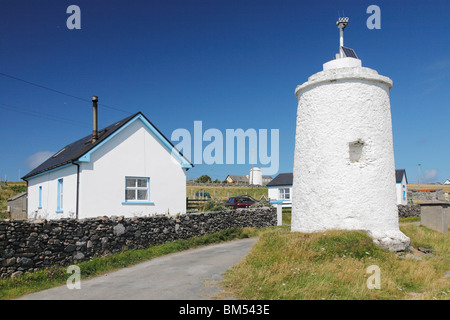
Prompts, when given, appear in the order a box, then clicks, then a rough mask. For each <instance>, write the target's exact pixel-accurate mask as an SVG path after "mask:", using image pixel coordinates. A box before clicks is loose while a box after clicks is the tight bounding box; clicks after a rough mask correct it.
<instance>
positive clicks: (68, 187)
mask: <svg viewBox="0 0 450 320" xmlns="http://www.w3.org/2000/svg"><path fill="white" fill-rule="evenodd" d="M94 119H96V115H95V118H94ZM94 128H96V126H94ZM192 167H193V165H192V164H191V163H190V162H189V161H188V160H187V159H186V158H185V157H184V156H183V155H182V154H181V153H180V152H179V151H178V150H177V149H176V148H175V147H174V146H173V144H172V143H171V142H170V141H169V140H168V139H167V138H166V137H165V136H164V135H163V134H162V133H161V132H160V131H159V130H158V129H157V128H156V127H155V126H154V125H153V124H152V123H151V122H150V121H149V120H148V119H147V118H146V117H145V116H144V115H143V114H142V113H141V112H138V113H136V114H133V115H131V116H129V117H127V118H125V119H122V120H120V121H118V122H116V123H114V124H112V125H110V126H108V127H107V128H105V129H103V130H101V131H98V132H97V131H96V130H95V129H94V133H93V134H92V135H89V136H87V137H84V138H82V139H80V140H78V141H76V142H74V143H72V144H69V145H67V146H65V147H64V148H62V149H61V150H60V151H58V152H57V153H55V154H54V155H52V156H51V157H50V158H49V159H47V160H46V161H45V162H44V163H42V164H41V165H39V166H38V167H37V168H35V169H34V170H32V171H31V172H30V173H28V174H27V175H25V176H24V177H23V178H22V179H23V180H25V181H27V185H28V218H29V219H33V218H45V219H60V218H80V219H81V218H90V217H97V216H125V217H134V216H144V215H154V214H158V213H166V212H170V213H173V214H176V213H183V212H185V211H186V171H187V170H189V169H190V168H192Z"/></svg>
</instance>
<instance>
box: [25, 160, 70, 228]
mask: <svg viewBox="0 0 450 320" xmlns="http://www.w3.org/2000/svg"><path fill="white" fill-rule="evenodd" d="M61 178H62V179H63V184H64V186H63V203H62V211H63V212H62V213H57V212H56V206H57V189H58V179H61ZM76 185H77V169H76V167H75V166H73V165H71V166H68V167H65V168H62V169H59V170H56V171H52V172H49V173H46V174H42V175H38V176H36V177H34V178H32V179H30V180H29V181H28V204H27V212H28V219H48V220H51V219H60V218H75V212H76ZM39 187H42V202H41V204H42V208H39V207H38V206H39Z"/></svg>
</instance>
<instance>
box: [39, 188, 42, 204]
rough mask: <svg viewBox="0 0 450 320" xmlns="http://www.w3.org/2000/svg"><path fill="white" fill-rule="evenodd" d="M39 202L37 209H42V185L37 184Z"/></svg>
mask: <svg viewBox="0 0 450 320" xmlns="http://www.w3.org/2000/svg"><path fill="white" fill-rule="evenodd" d="M38 200H39V203H38V209H42V186H39V199H38Z"/></svg>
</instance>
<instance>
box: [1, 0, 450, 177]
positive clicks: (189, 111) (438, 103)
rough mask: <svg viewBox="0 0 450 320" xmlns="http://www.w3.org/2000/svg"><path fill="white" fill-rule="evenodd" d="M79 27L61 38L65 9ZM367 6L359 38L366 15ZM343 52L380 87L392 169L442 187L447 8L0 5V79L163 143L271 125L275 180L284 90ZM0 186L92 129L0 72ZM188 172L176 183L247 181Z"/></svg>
mask: <svg viewBox="0 0 450 320" xmlns="http://www.w3.org/2000/svg"><path fill="white" fill-rule="evenodd" d="M72 4H75V5H78V6H79V7H80V9H81V30H69V29H68V28H67V27H66V20H67V19H68V18H69V16H70V14H67V13H66V9H67V7H68V6H69V5H72ZM372 4H374V5H378V6H379V7H380V9H381V29H379V30H376V29H374V30H370V29H368V28H367V26H366V20H367V19H368V18H369V16H370V14H368V13H366V9H367V7H368V6H369V5H372ZM338 12H340V13H341V15H342V13H343V12H344V13H345V16H348V17H350V24H349V26H348V27H347V29H346V30H345V44H346V45H347V46H349V47H351V48H353V49H355V51H356V53H357V54H358V56H359V57H360V58H361V60H362V63H363V66H365V67H369V68H373V69H375V70H377V71H378V72H379V73H380V74H383V75H385V76H388V77H390V78H391V79H392V80H393V82H394V87H393V89H392V90H391V112H392V122H393V136H394V152H395V162H396V167H397V168H398V169H406V172H407V176H408V179H409V182H413V183H414V182H417V168H418V163H421V173H422V176H421V182H443V181H445V179H449V178H450V148H449V147H450V126H449V125H450V103H449V101H450V99H449V95H450V41H449V40H450V37H449V31H450V28H449V27H450V23H449V16H450V1H448V0H442V1H438V0H433V1H423V0H420V1H419V0H408V1H400V0H398V1H392V0H390V1H380V0H374V1H363V0H355V1H336V0H330V1H300V0H296V1H292V0H254V1H249V0H239V1H236V0H226V1H222V0H207V1H206V0H203V1H199V0H170V1H167V0H165V1H162V0H161V1H153V0H147V1H136V0H133V1H124V0H109V1H92V0H89V1H86V0H71V1H64V0H52V1H48V0H41V1H32V0H21V1H17V0H2V1H1V2H0V73H2V74H6V75H9V76H13V77H16V78H19V79H23V80H25V81H28V82H32V83H35V84H38V85H41V86H45V87H47V88H50V89H53V90H56V91H60V92H63V93H67V94H70V95H73V96H75V97H80V98H83V99H86V100H90V98H91V96H93V95H97V96H99V103H100V104H101V105H100V106H99V127H100V128H102V127H105V126H107V125H109V124H112V123H114V122H115V121H117V120H120V119H122V118H124V117H126V116H127V115H128V114H131V113H135V112H137V111H142V112H143V113H144V114H145V115H146V116H147V117H148V118H149V119H150V120H151V121H152V122H153V123H154V124H155V125H156V127H157V128H158V129H160V130H161V131H162V132H163V133H164V134H165V135H166V136H167V137H169V138H170V137H171V133H172V132H173V131H174V130H175V129H178V128H185V129H187V130H189V131H190V132H192V133H193V127H194V121H200V120H201V121H202V122H203V130H206V129H208V128H216V129H219V130H221V131H222V132H223V133H225V130H226V129H238V128H242V129H244V130H246V129H249V128H253V129H255V130H259V129H268V130H270V129H279V135H280V137H279V139H280V148H279V159H280V160H279V162H280V164H279V173H283V172H292V167H293V154H294V138H295V121H296V111H297V100H296V98H295V96H294V90H295V87H296V86H297V85H299V84H301V83H303V82H305V81H306V80H307V78H308V77H309V76H310V75H312V74H314V73H316V72H319V71H321V70H322V64H323V63H325V62H327V61H329V60H331V59H332V57H333V56H334V54H335V53H336V52H337V50H338V44H339V31H338V29H337V28H336V25H335V22H336V20H337V18H338ZM0 132H1V135H0V152H1V156H0V177H2V179H4V177H5V174H6V175H7V177H8V180H10V181H12V180H18V176H19V170H20V175H21V176H23V175H25V174H26V173H28V172H29V171H30V170H31V169H32V166H33V163H34V164H35V162H33V161H34V160H36V159H37V158H39V155H50V154H51V153H54V152H56V151H58V150H59V149H61V148H62V147H64V146H65V145H67V144H69V143H71V142H73V141H75V140H77V139H80V138H82V137H84V136H86V135H88V134H90V133H91V132H92V106H91V103H89V102H85V101H82V100H79V99H75V98H72V97H69V96H66V95H62V94H58V93H56V92H54V91H50V90H45V89H43V88H40V87H36V86H33V85H30V84H28V83H25V82H23V81H18V80H15V79H12V78H9V77H7V76H4V75H0ZM246 163H247V164H245V165H226V164H223V165H205V164H203V165H196V166H195V168H193V169H191V170H190V171H188V178H196V177H198V176H200V175H201V174H209V175H211V173H212V176H213V179H219V180H223V179H224V178H225V177H226V176H227V174H247V173H248V171H249V169H250V167H251V165H250V164H249V163H250V161H249V159H247V161H246Z"/></svg>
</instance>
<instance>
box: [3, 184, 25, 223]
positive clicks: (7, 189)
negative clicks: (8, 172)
mask: <svg viewBox="0 0 450 320" xmlns="http://www.w3.org/2000/svg"><path fill="white" fill-rule="evenodd" d="M26 190H27V183H26V182H24V181H8V185H4V184H3V183H2V184H0V218H3V217H4V212H5V211H6V209H7V207H8V205H7V200H8V199H9V198H12V197H14V196H15V195H17V194H19V193H22V192H24V191H26Z"/></svg>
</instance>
